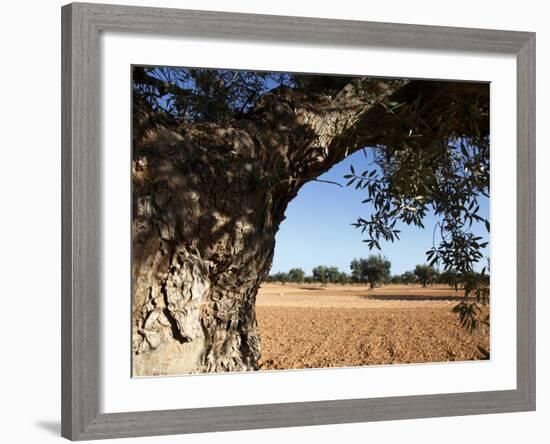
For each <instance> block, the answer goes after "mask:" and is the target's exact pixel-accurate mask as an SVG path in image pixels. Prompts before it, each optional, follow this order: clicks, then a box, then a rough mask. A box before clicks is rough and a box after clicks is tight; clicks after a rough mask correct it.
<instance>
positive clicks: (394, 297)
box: [359, 294, 464, 302]
mask: <svg viewBox="0 0 550 444" xmlns="http://www.w3.org/2000/svg"><path fill="white" fill-rule="evenodd" d="M359 297H361V298H363V299H372V300H377V301H420V302H421V301H428V302H435V301H442V302H445V301H449V302H456V301H461V300H464V296H462V295H456V296H454V295H443V296H428V295H423V294H422V295H421V294H372V295H368V294H367V295H360V296H359Z"/></svg>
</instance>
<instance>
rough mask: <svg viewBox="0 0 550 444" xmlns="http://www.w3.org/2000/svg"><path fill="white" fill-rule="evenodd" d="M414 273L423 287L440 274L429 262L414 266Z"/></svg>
mask: <svg viewBox="0 0 550 444" xmlns="http://www.w3.org/2000/svg"><path fill="white" fill-rule="evenodd" d="M414 274H415V275H416V278H417V279H418V282H420V283H421V284H422V286H423V287H425V286H426V285H428V284H431V283H433V282H434V280H435V279H436V278H437V276H438V275H439V273H438V271H437V270H436V269H435V268H433V267H431V266H429V265H428V264H419V265H417V266H416V267H414Z"/></svg>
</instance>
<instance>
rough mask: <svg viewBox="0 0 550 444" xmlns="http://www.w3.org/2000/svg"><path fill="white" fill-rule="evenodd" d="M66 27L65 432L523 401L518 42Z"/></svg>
mask: <svg viewBox="0 0 550 444" xmlns="http://www.w3.org/2000/svg"><path fill="white" fill-rule="evenodd" d="M62 24H63V32H62V52H63V65H62V75H63V91H62V94H63V97H62V99H63V116H62V136H63V137H62V138H63V146H62V162H63V165H62V174H63V177H62V198H63V206H62V207H63V231H62V242H63V245H62V250H63V288H62V293H63V294H62V354H63V356H62V364H63V365H62V434H63V436H65V437H67V438H69V439H75V440H76V439H78V440H82V439H98V438H115V437H129V436H145V435H156V434H159V435H160V434H172V433H194V432H205V431H223V430H240V429H252V428H267V427H287V426H300V425H315V424H329V423H347V422H361V421H375V420H390V419H402V418H421V417H434V416H450V415H467V414H481V413H497V412H511V411H526V410H534V408H535V139H534V137H535V136H534V134H535V131H534V122H535V69H534V67H535V35H534V34H533V33H526V32H515V31H495V30H479V29H467V28H448V27H431V26H420V25H397V24H388V23H370V22H359V21H341V20H326V19H313V18H298V17H282V16H263V15H248V14H235V13H219V12H206V11H186V10H172V9H162V8H141V7H128V6H116V5H109V6H107V5H99V4H84V3H76V4H70V5H67V6H64V7H63V9H62ZM410 381H414V382H415V383H414V384H411V383H410Z"/></svg>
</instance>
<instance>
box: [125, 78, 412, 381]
mask: <svg viewBox="0 0 550 444" xmlns="http://www.w3.org/2000/svg"><path fill="white" fill-rule="evenodd" d="M404 84H405V82H404V81H394V82H393V83H390V84H383V83H381V84H380V86H379V88H381V89H380V90H378V91H365V90H363V89H361V88H360V87H358V86H357V85H352V84H350V85H348V86H347V87H346V88H344V89H343V90H342V91H341V92H340V93H339V94H338V95H337V96H336V97H335V98H332V99H330V100H329V99H327V98H326V97H306V96H301V95H299V94H297V93H296V92H295V91H292V90H288V89H285V88H280V89H279V90H277V91H275V92H273V93H269V94H267V95H265V96H264V97H263V98H262V99H261V100H260V102H259V103H258V104H257V105H256V107H255V108H254V110H253V111H252V112H251V113H249V115H247V116H246V118H245V119H239V120H234V121H231V122H228V123H227V124H225V125H211V124H194V125H187V126H181V127H179V128H175V129H174V128H171V129H168V128H166V127H162V126H155V127H151V128H149V129H148V130H144V131H142V132H141V133H140V134H138V135H136V136H135V140H134V143H135V155H134V159H133V213H134V214H133V270H132V272H133V370H134V375H136V376H139V375H156V374H179V373H190V372H221V371H241V370H256V369H258V361H259V358H260V341H259V336H258V330H257V322H256V316H255V310H254V305H255V300H256V294H257V291H258V287H259V285H260V283H261V282H262V280H263V279H264V278H265V276H266V275H267V273H268V272H269V269H270V266H271V262H272V258H273V251H274V247H275V234H276V232H277V230H278V228H279V225H280V223H281V221H282V220H283V219H284V212H285V209H286V207H287V205H288V203H289V202H290V201H291V200H292V199H293V198H294V197H295V196H296V194H297V192H298V190H299V188H300V187H301V186H302V185H303V184H304V183H306V182H308V181H310V180H312V179H314V178H315V177H317V176H318V175H319V174H321V173H323V172H324V171H326V170H327V169H329V168H330V167H331V166H332V165H334V164H335V163H337V162H338V161H340V160H342V159H343V158H344V157H345V156H346V155H347V154H348V153H351V152H353V151H355V150H356V149H358V148H360V147H363V146H365V145H366V144H367V143H369V142H372V141H376V138H377V137H379V136H380V134H377V133H376V130H375V129H371V130H370V131H365V126H367V127H369V128H371V127H372V128H375V126H373V125H372V123H369V119H372V116H370V114H369V113H370V112H371V110H373V109H375V108H376V105H377V103H379V102H380V101H381V100H384V99H387V97H388V96H390V95H391V94H393V93H394V92H395V91H396V90H398V89H399V88H401V87H402V86H403V85H404Z"/></svg>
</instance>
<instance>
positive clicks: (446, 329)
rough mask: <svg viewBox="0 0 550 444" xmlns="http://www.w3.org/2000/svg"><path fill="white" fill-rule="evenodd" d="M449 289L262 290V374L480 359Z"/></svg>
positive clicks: (481, 337) (485, 343) (478, 340)
mask: <svg viewBox="0 0 550 444" xmlns="http://www.w3.org/2000/svg"><path fill="white" fill-rule="evenodd" d="M460 297H461V294H460V293H457V292H455V291H454V290H453V289H450V288H448V287H444V286H435V287H428V288H422V287H420V286H397V285H390V286H385V287H382V288H377V289H374V290H370V289H369V288H367V287H365V286H356V285H345V286H341V285H328V286H323V287H321V286H319V285H295V284H287V285H279V284H264V285H263V286H262V288H261V289H260V293H259V295H258V300H257V304H256V306H257V315H258V323H259V326H260V337H261V340H262V359H261V361H260V364H261V369H262V370H273V369H295V368H319V367H344V366H358V365H370V364H401V363H421V362H442V361H466V360H475V359H481V358H482V354H481V352H480V351H479V349H478V347H482V348H484V349H486V350H489V332H488V331H486V332H479V333H478V334H477V335H472V334H471V333H469V332H468V331H466V330H464V329H463V328H462V327H460V325H459V323H458V319H457V316H456V314H454V313H451V309H452V308H453V307H454V306H455V305H456V304H457V302H458V301H459V299H460Z"/></svg>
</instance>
